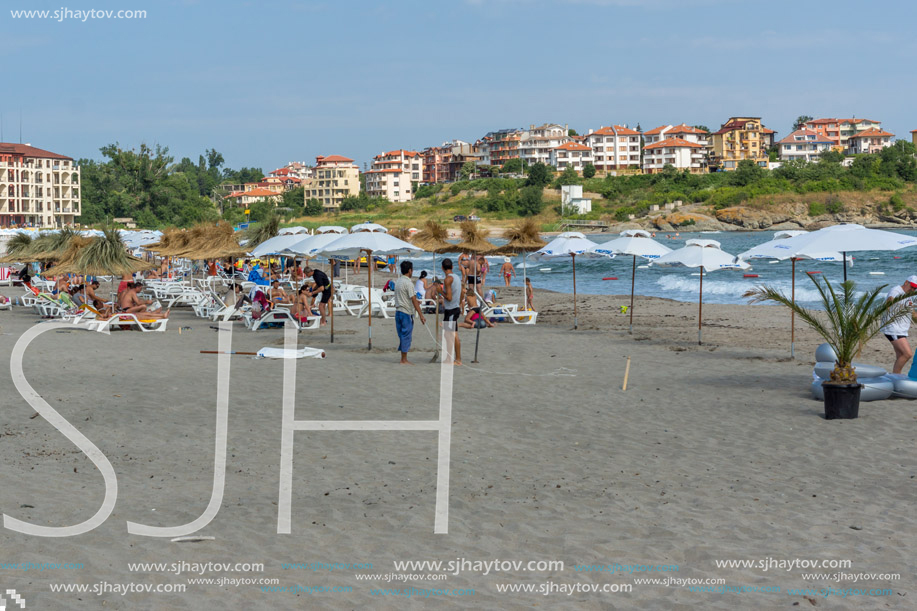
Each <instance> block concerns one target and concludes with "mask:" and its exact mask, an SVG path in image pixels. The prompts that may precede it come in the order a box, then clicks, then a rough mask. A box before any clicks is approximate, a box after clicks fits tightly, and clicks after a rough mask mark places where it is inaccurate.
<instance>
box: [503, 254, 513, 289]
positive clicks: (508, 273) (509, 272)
mask: <svg viewBox="0 0 917 611" xmlns="http://www.w3.org/2000/svg"><path fill="white" fill-rule="evenodd" d="M500 273H501V274H502V275H503V286H509V283H510V280H512V279H513V278H515V277H516V268H515V267H513V264H512V262H511V261H510V258H509V257H505V258H504V259H503V265H501V266H500Z"/></svg>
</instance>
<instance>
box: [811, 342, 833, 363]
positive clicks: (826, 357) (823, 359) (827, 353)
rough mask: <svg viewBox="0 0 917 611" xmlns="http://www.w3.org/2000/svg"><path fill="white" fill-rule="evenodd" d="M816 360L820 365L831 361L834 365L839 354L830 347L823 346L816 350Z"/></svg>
mask: <svg viewBox="0 0 917 611" xmlns="http://www.w3.org/2000/svg"><path fill="white" fill-rule="evenodd" d="M815 360H816V361H818V362H819V363H827V362H829V361H830V362H832V363H833V362H834V361H836V360H837V354H836V353H835V352H834V348H832V347H831V346H830V345H828V344H822V345H820V346H819V347H818V348H816V349H815Z"/></svg>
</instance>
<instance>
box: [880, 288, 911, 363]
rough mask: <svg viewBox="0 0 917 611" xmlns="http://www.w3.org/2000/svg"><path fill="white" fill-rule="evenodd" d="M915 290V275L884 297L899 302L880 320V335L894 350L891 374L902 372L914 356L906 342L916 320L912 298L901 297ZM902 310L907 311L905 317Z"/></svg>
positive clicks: (908, 343)
mask: <svg viewBox="0 0 917 611" xmlns="http://www.w3.org/2000/svg"><path fill="white" fill-rule="evenodd" d="M915 290H917V275H915V276H909V277H908V279H907V280H905V281H904V284H902V285H901V286H896V287H894V288H893V289H892V290H890V291H889V292H888V295H886V296H885V299H886V300H888V301H893V300H900V301H898V303H896V304H895V305H894V306H893V307H892V308H890V309H889V311H888V314H887V315H886V316H885V317H884V318H883V320H882V322H883V323H884V324H883V326H882V333H884V334H885V337H887V338H888V341H890V342H891V343H892V348H894V350H895V366H894V368H893V369H892V373H901V372H902V371H904V366H905V365H907V362H908V361H909V360H911V357H913V356H914V349H913V348H911V344H910V342H908V340H907V334H908V332H909V331H910V329H911V320H912V319H915V320H917V318H915V314H914V311H913V306H914V303H913V298H908V299H902V297H904V296H905V295H910V294H912V293H913V292H914V291H915ZM902 308H906V309H907V310H908V315H907V316H902V315H900V312H901V311H902Z"/></svg>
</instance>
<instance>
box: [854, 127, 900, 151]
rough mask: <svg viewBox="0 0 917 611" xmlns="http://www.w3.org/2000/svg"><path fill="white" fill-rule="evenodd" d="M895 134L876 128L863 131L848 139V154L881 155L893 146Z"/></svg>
mask: <svg viewBox="0 0 917 611" xmlns="http://www.w3.org/2000/svg"><path fill="white" fill-rule="evenodd" d="M894 137H895V134H893V133H891V132H886V131H883V130H881V129H877V128H875V127H871V128H869V129H866V130H863V131H861V132H858V133H856V134H855V135H853V136H850V137H848V138H847V154H848V155H859V154H861V153H879V152H881V151H882V149H884V148H885V147H888V146H891V145H892V138H894Z"/></svg>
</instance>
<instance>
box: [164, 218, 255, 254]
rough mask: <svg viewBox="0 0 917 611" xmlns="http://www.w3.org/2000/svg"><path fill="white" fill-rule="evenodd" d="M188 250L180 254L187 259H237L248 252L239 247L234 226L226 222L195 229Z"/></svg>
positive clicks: (208, 224)
mask: <svg viewBox="0 0 917 611" xmlns="http://www.w3.org/2000/svg"><path fill="white" fill-rule="evenodd" d="M189 233H190V234H191V236H190V240H189V243H188V245H187V248H186V249H185V250H184V251H183V252H181V253H180V256H181V257H183V258H185V259H194V260H201V259H221V258H223V257H237V256H240V255H243V254H245V253H246V252H248V250H247V249H246V248H243V247H242V246H240V245H239V241H238V240H237V239H236V232H235V231H233V228H232V225H230V224H229V223H227V222H225V221H220V222H219V223H217V224H215V225H214V224H210V223H207V224H205V225H203V226H201V227H193V228H192V229H191V231H189Z"/></svg>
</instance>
